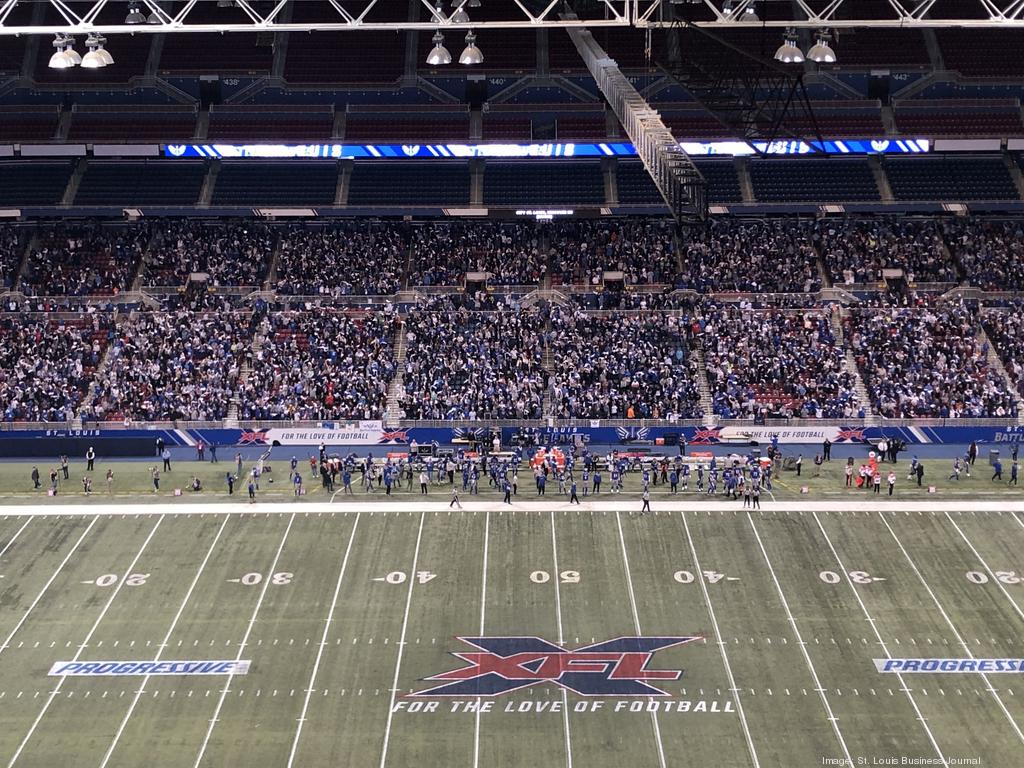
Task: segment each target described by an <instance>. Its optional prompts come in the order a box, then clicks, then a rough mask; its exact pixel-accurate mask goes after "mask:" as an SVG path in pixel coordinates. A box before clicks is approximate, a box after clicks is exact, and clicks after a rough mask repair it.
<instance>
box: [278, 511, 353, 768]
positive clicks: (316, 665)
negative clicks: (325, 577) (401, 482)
mask: <svg viewBox="0 0 1024 768" xmlns="http://www.w3.org/2000/svg"><path fill="white" fill-rule="evenodd" d="M355 520H356V521H355V523H354V524H353V526H352V533H351V535H350V536H349V537H348V546H346V547H345V557H344V558H342V561H341V571H340V572H339V573H338V582H337V584H335V585H334V597H332V598H331V609H330V610H329V611H328V612H327V620H326V621H325V622H324V633H323V635H322V636H321V638H320V646H319V647H318V648H317V650H316V661H315V662H313V671H312V672H311V673H310V675H309V685H307V686H306V700H305V701H304V702H302V714H300V715H299V725H298V727H297V728H296V729H295V739H294V740H293V741H292V750H291V752H290V753H289V754H288V768H292V765H293V764H294V763H295V753H296V752H297V751H298V748H299V737H300V736H301V735H302V725H303V723H305V722H306V712H307V710H308V709H309V699H310V697H311V696H312V695H313V686H314V685H315V684H316V675H317V672H319V671H320V660H321V658H322V657H323V654H324V647H325V646H326V645H327V633H328V631H329V630H330V628H331V622H332V621H334V611H335V609H336V608H337V607H338V595H339V594H340V593H341V582H342V580H343V579H344V578H345V571H346V570H347V569H348V556H349V554H350V553H351V552H352V542H353V541H355V539H356V529H357V528H358V527H359V515H356V518H355Z"/></svg>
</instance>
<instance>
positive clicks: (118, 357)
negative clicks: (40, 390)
mask: <svg viewBox="0 0 1024 768" xmlns="http://www.w3.org/2000/svg"><path fill="white" fill-rule="evenodd" d="M249 325H250V322H249V313H248V312H234V313H231V312H212V313H198V312H192V311H189V310H177V311H171V312H163V311H161V312H137V313H135V314H134V315H133V316H131V317H129V318H128V319H126V320H125V321H124V322H122V323H120V324H119V325H118V328H117V334H116V338H115V341H114V347H113V349H111V351H110V356H111V357H110V361H109V364H108V365H107V366H106V367H105V368H104V369H103V371H101V372H100V374H99V376H98V377H97V379H96V383H95V385H94V386H95V389H94V393H95V396H94V399H93V403H92V408H91V412H90V414H89V420H96V421H121V420H122V419H130V420H132V421H164V420H170V419H184V420H212V419H223V418H225V417H226V416H227V414H228V407H229V405H230V401H231V397H232V396H233V393H234V392H235V390H236V388H237V384H238V378H239V374H240V373H241V369H242V366H243V364H244V363H245V362H246V361H247V360H248V359H249V357H250V350H251V347H250V341H249V339H250V333H249V331H250V328H249Z"/></svg>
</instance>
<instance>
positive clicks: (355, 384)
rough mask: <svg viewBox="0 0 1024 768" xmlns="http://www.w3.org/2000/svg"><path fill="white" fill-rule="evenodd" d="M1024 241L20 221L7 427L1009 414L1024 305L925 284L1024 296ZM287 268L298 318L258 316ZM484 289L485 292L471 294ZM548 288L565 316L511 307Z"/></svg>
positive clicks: (635, 226) (943, 230)
mask: <svg viewBox="0 0 1024 768" xmlns="http://www.w3.org/2000/svg"><path fill="white" fill-rule="evenodd" d="M1022 227H1024V224H1021V222H1020V221H1019V220H1014V221H1008V220H982V219H944V220H914V219H903V220H886V219H880V220H872V221H843V220H839V219H836V220H821V221H817V222H814V221H799V220H793V219H790V220H770V221H736V220H722V221H717V222H715V223H714V224H713V225H712V226H711V227H710V228H707V229H696V230H684V231H681V232H676V231H675V230H674V228H673V227H672V226H671V225H670V224H669V223H668V222H666V221H664V220H658V219H639V220H614V221H605V220H577V221H562V222H554V223H548V224H544V225H536V224H533V223H529V224H527V223H524V222H521V221H520V222H507V223H499V222H435V223H430V224H418V223H411V224H410V223H404V222H386V221H379V222H367V221H363V222H360V223H358V224H357V223H340V224H326V223H324V224H316V225H278V226H271V225H267V224H259V223H256V222H252V221H235V222H216V221H212V220H206V221H203V220H200V221H191V222H190V221H185V220H183V221H155V222H152V223H147V224H136V225H123V224H121V225H108V226H100V225H99V224H96V223H92V224H88V225H46V226H42V227H37V226H32V225H23V226H18V225H7V226H4V227H2V228H0V275H2V276H3V278H4V282H5V283H6V286H5V287H6V288H13V289H14V290H16V291H18V292H19V293H17V294H9V297H11V298H8V299H5V300H4V304H3V306H2V307H0V358H3V356H4V355H6V356H7V357H6V361H4V360H3V359H0V366H2V368H3V370H2V371H0V396H2V398H3V399H2V400H0V408H2V411H3V413H4V416H5V418H6V419H7V420H9V421H25V420H33V421H35V420H66V419H69V418H72V417H75V416H83V417H85V418H87V419H97V420H108V421H110V420H112V421H120V420H122V419H129V420H164V419H200V420H206V419H223V418H226V417H227V415H228V414H229V412H234V413H235V414H236V415H237V416H238V417H239V418H244V419H260V420H280V419H303V420H323V419H379V418H385V417H386V416H390V417H396V416H402V415H404V416H405V417H407V418H413V419H418V418H429V419H486V418H500V419H525V418H529V419H533V418H542V417H553V418H581V419H610V418H625V419H629V418H637V419H640V418H652V419H655V418H667V419H673V418H699V417H700V416H701V415H702V414H703V413H705V410H704V409H705V408H706V409H707V410H708V412H711V413H714V414H716V415H717V416H719V417H721V418H726V419H743V420H750V419H763V418H789V417H803V418H811V419H814V418H830V419H851V420H852V419H858V418H861V417H863V416H864V415H865V414H866V413H867V412H868V410H869V409H873V410H874V411H875V412H876V413H878V414H880V415H881V416H882V417H884V418H920V417H929V418H981V417H995V418H1010V417H1015V416H1016V413H1017V408H1018V405H1019V403H1020V402H1021V400H1022V395H1024V385H1022V384H1021V381H1022V378H1021V377H1022V375H1024V347H1022V346H1021V341H1020V338H1021V336H1022V334H1021V330H1022V326H1021V321H1020V316H1021V309H1022V308H1024V303H1022V302H1021V300H1020V299H1019V298H1017V297H1014V296H1010V297H1007V296H1006V294H1005V293H999V294H990V295H989V296H990V298H988V299H985V298H984V297H982V301H983V302H989V303H991V304H992V305H993V306H991V307H986V306H984V305H983V304H979V300H978V298H977V297H976V296H975V295H972V296H971V297H970V299H969V300H960V299H956V298H950V297H945V298H944V299H941V300H940V299H939V298H938V297H939V296H940V295H941V294H940V293H938V292H936V293H930V294H929V293H922V292H915V290H914V286H915V285H921V284H924V285H926V286H927V285H928V284H930V283H936V282H940V283H949V282H957V281H964V282H966V283H968V284H974V285H977V286H978V287H979V288H981V289H983V290H994V289H1006V290H1018V289H1020V279H1021V275H1020V269H1019V263H1020V262H1021V258H1020V257H1021V253H1020V248H1021V246H1020V243H1021V242H1022V239H1024V238H1022V235H1021V228H1022ZM275 252H276V253H277V257H276V277H275V278H274V279H273V280H272V283H273V284H272V285H271V286H270V287H271V289H272V290H273V289H276V294H277V297H278V298H277V299H276V300H272V301H271V303H270V304H269V305H268V304H267V303H266V302H265V301H264V300H263V299H258V300H256V301H255V303H254V302H253V300H252V299H244V297H243V296H242V294H239V293H238V292H237V287H239V286H257V285H262V284H263V283H264V282H265V281H266V280H267V278H268V277H271V276H272V272H271V270H272V264H274V263H275V256H274V254H275ZM888 270H896V272H895V273H893V272H889V271H888ZM476 272H490V273H492V276H491V278H490V280H489V282H488V284H487V287H486V288H484V287H482V286H481V285H475V286H473V287H472V288H471V289H470V287H469V286H468V285H467V286H465V287H464V283H465V279H466V275H467V273H476ZM619 272H621V273H622V275H621V277H622V280H621V282H619V280H618V276H617V274H616V273H619ZM825 272H827V273H828V274H829V275H830V277H831V278H832V280H833V281H834V282H835V283H837V284H844V285H847V286H848V289H849V290H850V291H852V293H851V294H850V295H852V296H855V297H856V299H857V300H855V301H854V303H853V304H852V305H851V306H849V307H848V308H847V309H841V308H840V306H839V305H838V304H835V303H831V304H830V303H822V299H821V298H820V297H819V296H818V294H817V291H818V290H819V289H820V287H821V283H820V278H819V275H820V274H821V273H825ZM19 273H20V274H21V277H20V280H19ZM609 273H612V275H611V276H610V275H609ZM135 275H141V277H142V281H141V282H142V285H143V286H144V289H143V290H147V291H148V290H151V289H150V288H149V287H146V286H154V287H156V286H170V287H171V290H169V291H168V290H167V289H162V290H157V291H154V292H153V295H154V296H158V297H160V301H161V302H162V306H160V307H156V308H154V307H152V305H143V303H142V301H141V299H129V300H128V303H127V304H114V303H111V302H112V301H113V300H116V299H117V298H118V297H117V294H119V293H124V292H125V291H127V290H128V289H129V287H130V285H131V282H132V280H133V278H134V276H135ZM196 277H198V278H200V279H199V280H198V281H197V280H195V279H190V278H196ZM549 278H550V281H551V283H552V284H553V285H555V286H558V285H559V284H560V285H561V287H560V288H559V290H561V291H565V292H566V298H568V299H569V301H568V302H567V303H566V302H565V301H564V299H563V300H559V302H558V303H557V304H555V305H552V304H549V303H547V302H546V301H543V300H542V301H540V302H539V303H536V302H530V303H524V298H525V294H526V292H527V291H529V290H532V288H527V289H526V291H523V292H519V293H517V292H515V290H514V289H510V288H509V287H511V286H519V285H525V286H531V285H536V286H541V287H543V286H545V285H547V284H548V279H549ZM851 278H852V280H851ZM406 285H408V289H409V290H408V292H402V293H400V291H404V290H405V286H406ZM506 286H509V287H506ZM883 286H885V287H886V289H887V290H884V291H883V290H881V289H882V288H883ZM942 290H945V289H942ZM421 291H422V292H421ZM21 294H25V295H27V296H28V297H29V298H25V299H22V298H17V297H18V296H20V295H21ZM737 294H739V295H737ZM51 296H52V297H54V298H47V297H51ZM261 296H262V294H261ZM374 297H376V298H374ZM37 310H39V311H37ZM26 312H27V314H26ZM840 329H841V331H840ZM985 333H987V338H986V337H985V335H984V334H985ZM108 350H109V352H108ZM403 355H404V356H403ZM997 358H998V359H999V360H1001V361H1002V364H1003V367H1005V374H1004V373H1003V369H1002V367H999V366H997V365H996V364H995V360H996V359H997ZM703 380H706V382H707V394H708V399H707V400H706V401H705V402H704V403H702V401H701V394H700V393H701V382H702V381H703ZM860 381H863V384H864V386H865V388H866V398H864V397H863V390H860V389H859V382H860ZM858 392H861V393H862V394H861V395H859V394H858ZM389 403H390V404H389Z"/></svg>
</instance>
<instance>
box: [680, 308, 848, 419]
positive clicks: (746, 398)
mask: <svg viewBox="0 0 1024 768" xmlns="http://www.w3.org/2000/svg"><path fill="white" fill-rule="evenodd" d="M830 311H832V310H830V309H815V310H809V311H800V310H779V309H771V310H764V311H753V310H751V309H749V308H746V307H738V306H731V305H721V306H710V307H707V308H706V309H705V310H704V315H703V317H702V318H700V320H699V321H698V322H699V323H700V330H701V337H702V339H703V342H704V362H705V366H706V370H707V376H708V386H709V387H710V389H711V396H712V403H713V406H714V411H715V413H716V414H718V415H719V416H721V417H722V418H726V419H763V418H789V417H799V418H811V419H813V418H826V419H839V418H851V417H858V416H861V417H863V415H864V413H863V411H862V410H861V404H860V402H859V399H858V397H857V394H856V390H855V383H854V382H855V380H854V377H853V375H852V374H851V373H850V372H849V371H847V370H846V363H845V352H844V349H843V347H842V345H841V344H840V343H838V341H837V339H836V337H835V334H834V333H833V332H832V325H831V322H830V316H829V312H830Z"/></svg>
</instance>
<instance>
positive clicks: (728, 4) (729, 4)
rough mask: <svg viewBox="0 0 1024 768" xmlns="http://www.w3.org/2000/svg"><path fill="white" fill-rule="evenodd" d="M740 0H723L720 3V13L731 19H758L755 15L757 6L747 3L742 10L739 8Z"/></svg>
mask: <svg viewBox="0 0 1024 768" xmlns="http://www.w3.org/2000/svg"><path fill="white" fill-rule="evenodd" d="M739 5H740V0H725V3H724V4H723V5H722V15H724V16H725V17H726V18H727V19H730V20H732V21H760V20H761V19H760V18H758V15H757V8H755V7H754V3H752V2H751V3H748V4H747V5H746V6H745V7H744V8H743V10H742V11H740V9H739Z"/></svg>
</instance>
